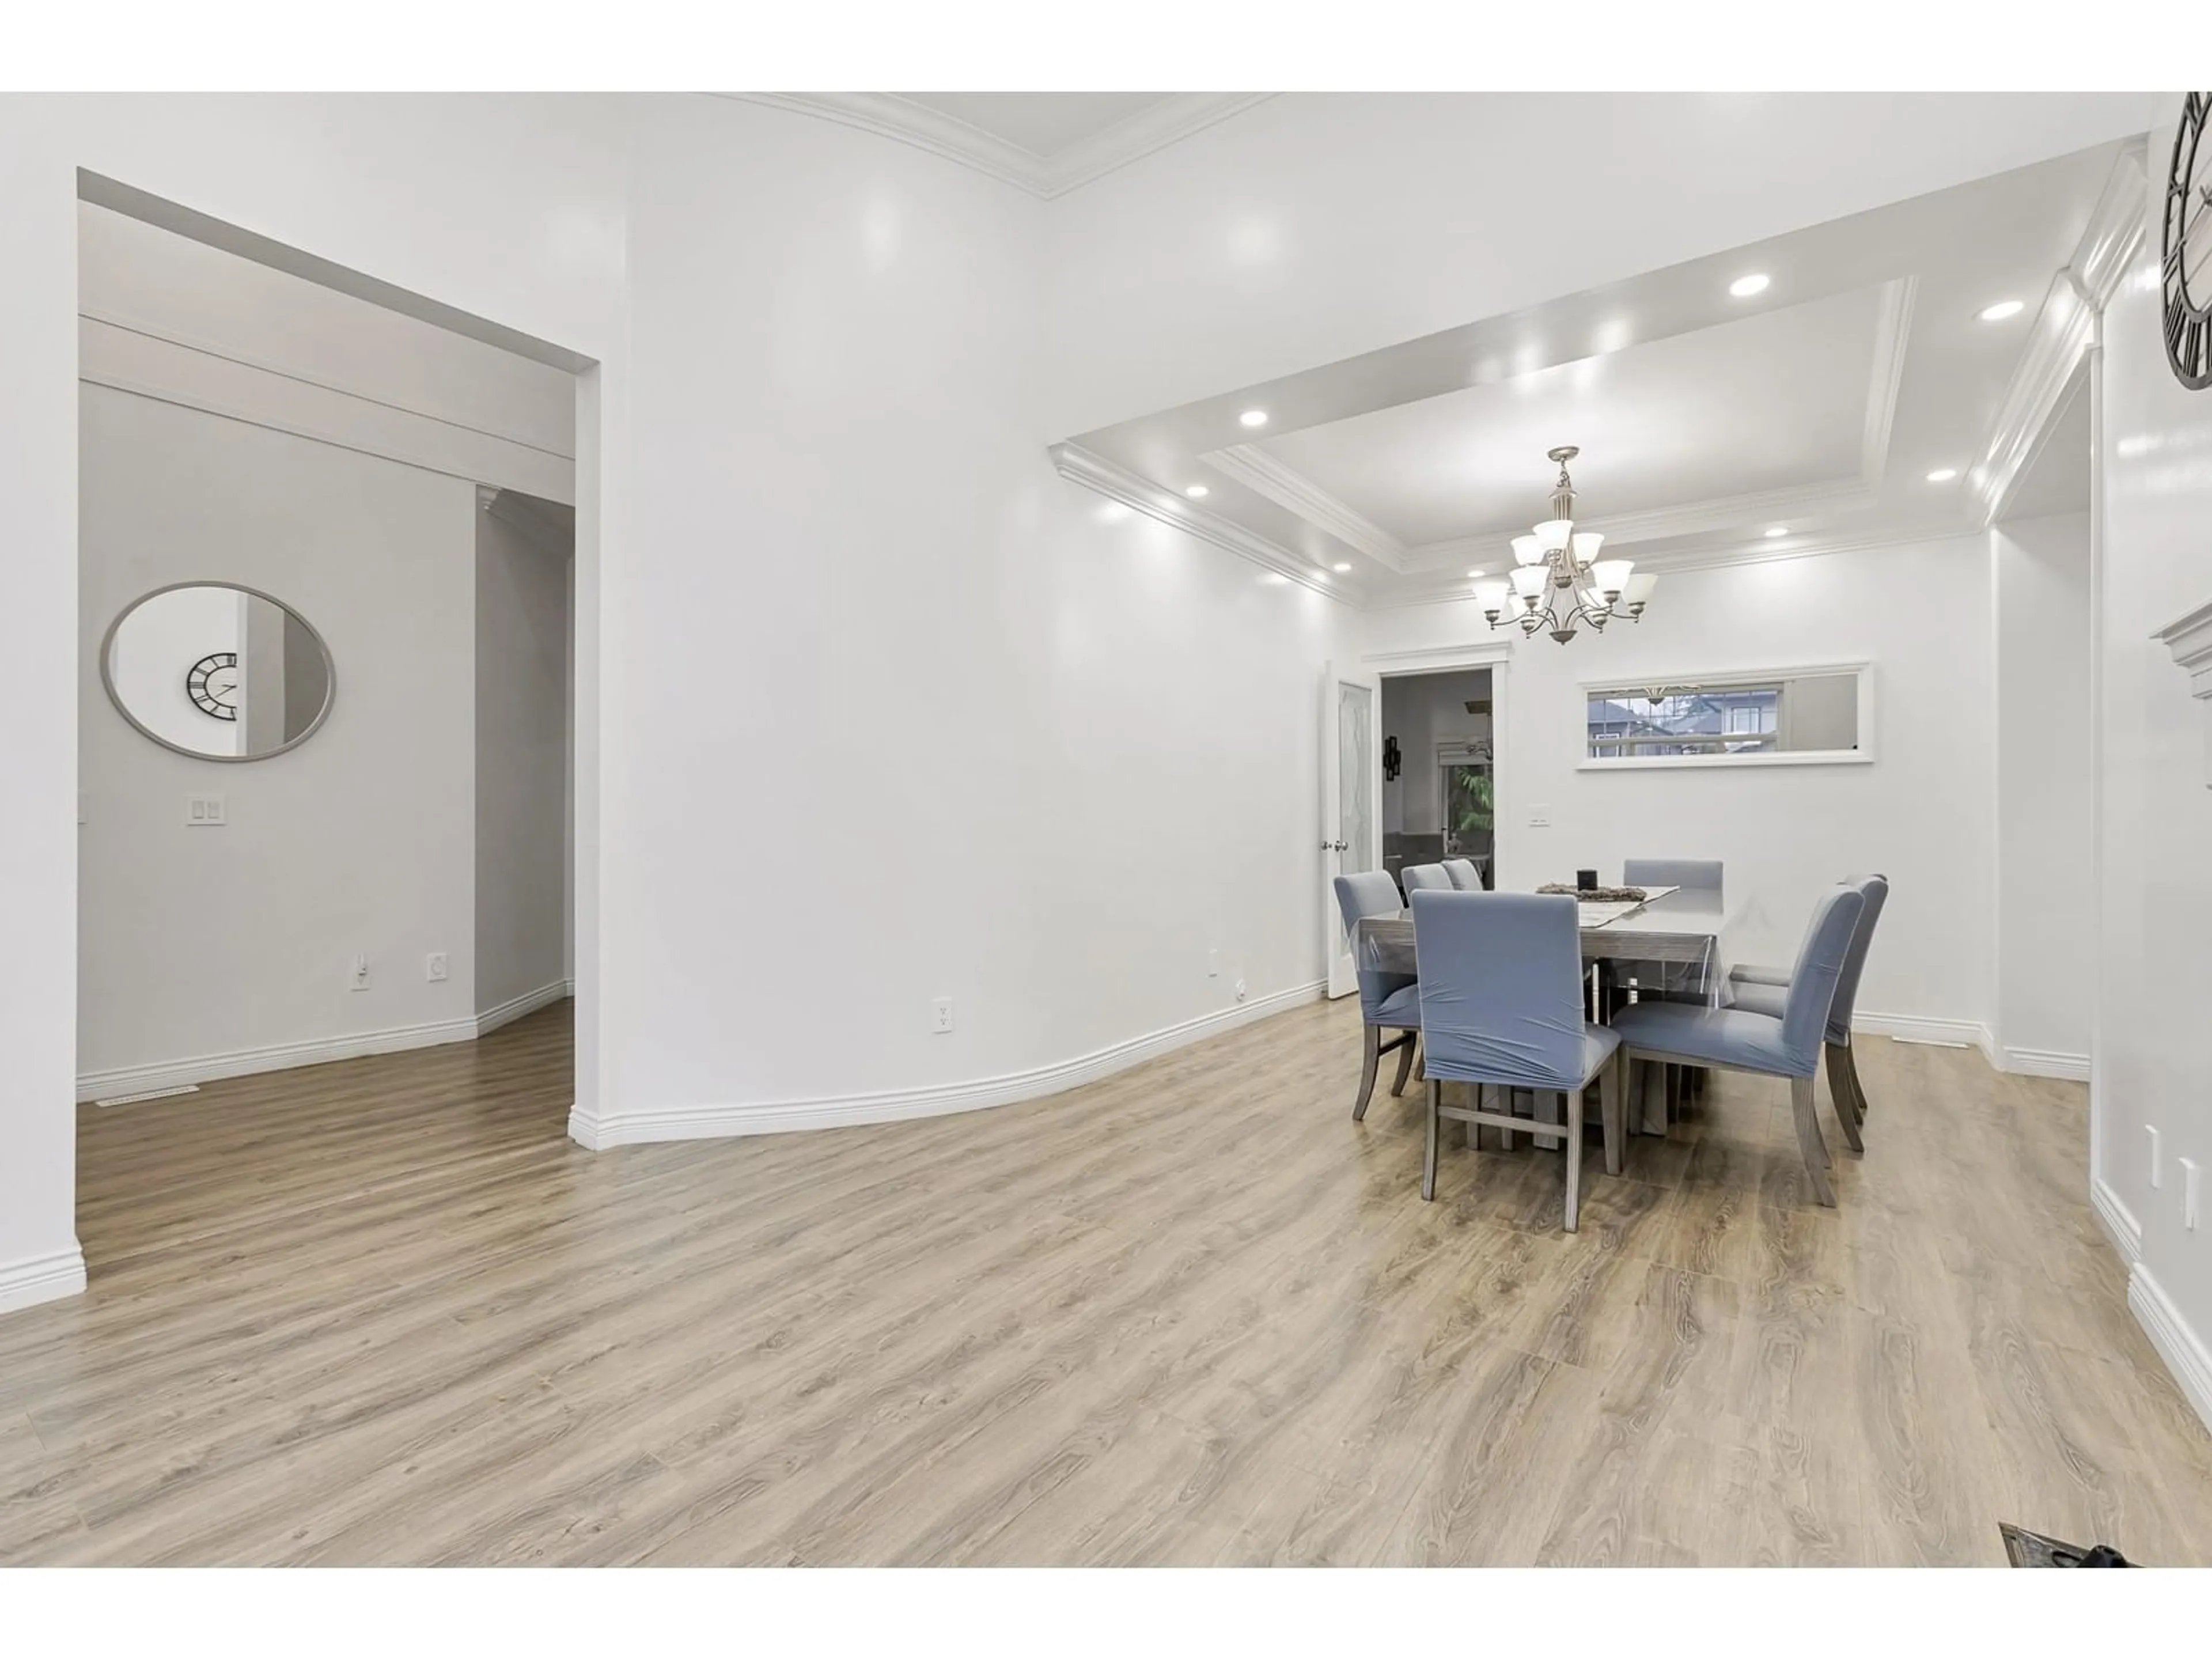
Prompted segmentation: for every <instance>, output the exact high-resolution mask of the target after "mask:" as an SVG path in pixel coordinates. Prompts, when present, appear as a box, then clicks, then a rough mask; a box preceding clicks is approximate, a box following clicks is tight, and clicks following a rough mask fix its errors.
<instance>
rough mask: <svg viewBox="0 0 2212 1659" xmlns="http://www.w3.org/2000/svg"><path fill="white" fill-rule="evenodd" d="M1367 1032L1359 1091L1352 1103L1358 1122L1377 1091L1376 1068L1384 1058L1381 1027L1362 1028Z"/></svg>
mask: <svg viewBox="0 0 2212 1659" xmlns="http://www.w3.org/2000/svg"><path fill="white" fill-rule="evenodd" d="M1361 1029H1362V1030H1364V1031H1365V1032H1366V1034H1367V1036H1366V1042H1365V1043H1364V1046H1363V1047H1362V1048H1361V1049H1360V1051H1359V1093H1358V1097H1357V1098H1355V1099H1354V1100H1353V1101H1352V1121H1353V1122H1354V1123H1357V1122H1358V1121H1360V1120H1361V1119H1363V1118H1364V1117H1365V1116H1366V1115H1367V1097H1368V1096H1370V1095H1371V1094H1373V1093H1374V1092H1375V1068H1376V1066H1377V1065H1379V1064H1380V1063H1381V1061H1382V1059H1383V1032H1382V1030H1381V1029H1380V1028H1379V1027H1376V1026H1373V1025H1368V1026H1363V1027H1362V1028H1361Z"/></svg>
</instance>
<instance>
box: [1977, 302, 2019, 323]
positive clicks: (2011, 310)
mask: <svg viewBox="0 0 2212 1659" xmlns="http://www.w3.org/2000/svg"><path fill="white" fill-rule="evenodd" d="M2025 310H2027V307H2026V306H2025V305H2023V304H2021V302H2020V301H2018V300H2000V301H1997V302H1996V304H1995V305H1993V306H1991V307H1990V308H1989V309H1988V310H1986V311H1984V312H1983V313H1982V320H1983V321H1984V322H1985V323H2001V322H2002V321H2004V319H2006V318H2008V317H2017V316H2019V315H2020V313H2021V312H2023V311H2025Z"/></svg>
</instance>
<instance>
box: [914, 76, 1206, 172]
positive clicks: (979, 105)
mask: <svg viewBox="0 0 2212 1659" xmlns="http://www.w3.org/2000/svg"><path fill="white" fill-rule="evenodd" d="M893 95H894V96H896V97H899V98H903V99H905V100H907V101H908V103H913V104H921V105H923V106H926V107H927V108H930V109H933V110H935V111H937V112H939V114H941V115H949V116H951V118H953V119H954V120H956V121H962V122H965V123H966V124H967V125H969V126H971V127H974V128H975V129H976V130H977V131H981V132H986V133H988V134H990V135H991V136H992V137H994V138H999V139H1001V140H1003V141H1005V142H1006V143H1010V144H1013V145H1016V146H1018V148H1020V149H1025V150H1027V151H1028V152H1029V153H1030V155H1034V156H1036V158H1037V160H1039V161H1051V160H1053V159H1054V158H1055V157H1056V156H1058V155H1060V154H1061V153H1062V152H1064V151H1066V150H1069V149H1073V148H1074V147H1075V146H1076V145H1077V144H1079V143H1083V142H1085V140H1086V139H1092V138H1096V137H1097V136H1098V135H1099V134H1100V133H1102V132H1103V131H1106V129H1107V128H1109V127H1111V126H1115V125H1118V124H1119V123H1121V122H1122V121H1125V120H1127V119H1128V118H1130V117H1131V116H1133V115H1136V114H1138V113H1139V112H1142V111H1144V110H1147V109H1150V108H1152V106H1154V105H1157V104H1159V103H1161V102H1164V100H1167V99H1168V98H1170V97H1172V96H1173V95H1174V94H1171V93H1165V92H902V93H896V94H893Z"/></svg>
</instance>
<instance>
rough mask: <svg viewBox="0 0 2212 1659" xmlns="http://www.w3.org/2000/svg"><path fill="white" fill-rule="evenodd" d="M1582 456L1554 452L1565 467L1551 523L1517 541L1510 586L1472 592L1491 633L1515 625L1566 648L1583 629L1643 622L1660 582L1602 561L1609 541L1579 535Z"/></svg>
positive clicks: (1565, 448)
mask: <svg viewBox="0 0 2212 1659" xmlns="http://www.w3.org/2000/svg"><path fill="white" fill-rule="evenodd" d="M1581 453H1582V451H1581V450H1579V449H1577V447H1575V446H1574V445H1572V444H1565V445H1562V446H1561V447H1559V448H1557V449H1554V450H1553V451H1552V452H1551V453H1550V459H1553V460H1554V461H1557V462H1558V463H1559V483H1557V484H1556V485H1554V486H1553V489H1552V516H1551V517H1550V518H1548V519H1547V520H1545V521H1544V522H1543V523H1541V524H1540V525H1538V526H1536V528H1535V531H1534V533H1533V534H1531V535H1527V536H1516V537H1515V538H1513V576H1512V580H1510V581H1483V582H1477V583H1476V584H1475V585H1474V597H1475V599H1476V601H1477V602H1478V603H1479V604H1480V605H1481V606H1482V614H1483V615H1484V616H1485V617H1488V618H1489V620H1490V625H1491V626H1492V628H1498V627H1501V626H1503V625H1504V624H1505V623H1514V624H1516V625H1517V626H1518V627H1519V628H1520V629H1521V631H1522V633H1523V634H1525V635H1529V636H1531V637H1533V636H1534V635H1536V634H1538V633H1540V632H1541V633H1546V634H1549V635H1551V636H1552V637H1553V639H1555V640H1557V641H1559V643H1560V644H1561V645H1565V643H1566V642H1567V641H1569V640H1571V639H1572V638H1574V636H1575V629H1577V627H1578V626H1580V625H1582V624H1583V623H1588V624H1589V627H1590V629H1591V630H1592V631H1593V632H1598V633H1602V632H1603V631H1604V629H1605V625H1606V624H1607V623H1609V622H1611V621H1613V619H1614V618H1615V617H1624V616H1625V617H1627V618H1628V620H1629V621H1631V622H1641V621H1642V620H1643V619H1644V604H1645V602H1646V601H1647V600H1649V599H1650V597H1651V590H1652V589H1653V588H1655V587H1656V586H1658V585H1659V579H1658V577H1656V576H1654V575H1651V574H1649V573H1646V574H1643V575H1638V574H1635V561H1634V560H1632V559H1601V558H1600V557H1598V556H1597V550H1598V548H1599V546H1600V545H1601V544H1602V543H1603V542H1604V540H1605V538H1604V536H1602V535H1601V534H1600V533H1599V532H1596V531H1595V530H1577V529H1576V528H1575V483H1574V480H1573V479H1571V478H1570V477H1567V463H1568V462H1569V461H1571V460H1572V459H1574V458H1575V457H1576V456H1577V455H1579V454H1581Z"/></svg>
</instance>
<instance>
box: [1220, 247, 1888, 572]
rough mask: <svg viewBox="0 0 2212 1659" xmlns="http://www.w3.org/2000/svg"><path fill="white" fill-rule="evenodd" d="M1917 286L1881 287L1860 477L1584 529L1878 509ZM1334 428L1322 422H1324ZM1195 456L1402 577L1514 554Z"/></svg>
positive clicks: (1671, 532)
mask: <svg viewBox="0 0 2212 1659" xmlns="http://www.w3.org/2000/svg"><path fill="white" fill-rule="evenodd" d="M1917 285H1918V279H1917V278H1916V277H1913V276H1899V277H1894V278H1893V279H1891V280H1890V281H1888V282H1887V283H1883V284H1881V295H1880V298H1879V300H1878V301H1877V302H1876V306H1877V309H1876V313H1875V337H1874V348H1873V352H1872V356H1871V360H1870V362H1869V375H1868V383H1867V400H1866V412H1865V418H1864V424H1863V429H1862V433H1861V437H1860V447H1859V475H1858V476H1857V477H1856V478H1832V479H1826V480H1823V481H1821V482H1820V483H1810V484H1792V485H1790V486H1788V487H1786V488H1784V489H1768V490H1756V491H1752V492H1749V493H1747V494H1745V495H1719V496H1712V497H1709V498H1708V499H1706V500H1705V501H1690V502H1686V503H1684V504H1683V505H1681V506H1679V507H1651V508H1648V509H1646V510H1644V511H1642V512H1638V513H1615V514H1614V515H1613V516H1612V517H1610V518H1606V519H1593V520H1589V521H1588V524H1587V526H1586V527H1587V528H1589V529H1591V530H1595V531H1598V532H1601V533H1602V534H1603V535H1604V536H1605V537H1606V538H1607V539H1608V540H1610V541H1612V542H1613V543H1615V544H1619V545H1621V546H1631V545H1634V544H1638V543H1642V542H1652V541H1662V540H1666V539H1668V538H1673V537H1676V536H1695V535H1704V534H1707V533H1709V532H1713V531H1717V530H1734V529H1737V528H1740V527H1741V526H1746V525H1749V524H1752V523H1753V522H1756V521H1758V520H1769V519H1783V518H1790V517H1796V516H1802V515H1804V514H1807V513H1834V512H1848V511H1851V510H1854V509H1857V508H1860V507H1873V506H1875V505H1876V504H1877V503H1878V502H1879V501H1880V499H1881V491H1880V486H1881V478H1882V474H1883V472H1884V471H1885V470H1886V468H1887V465H1888V460H1889V440H1890V433H1891V430H1892V428H1893V426H1894V424H1895V422H1896V418H1897V400H1898V392H1899V388H1900V387H1901V386H1903V384H1904V380H1905V353H1906V349H1907V346H1908V344H1909V343H1910V340H1911V332H1912V301H1913V296H1914V294H1915V292H1916V290H1917ZM1321 425H1322V426H1326V425H1328V422H1321ZM1199 459H1200V461H1202V462H1204V463H1205V464H1206V465H1208V466H1211V467H1212V468H1213V470H1214V471H1217V472H1219V473H1221V474H1222V475H1223V476H1224V477H1228V478H1232V479H1234V480H1235V481H1236V482H1237V483H1241V484H1243V485H1244V486H1245V488H1247V489H1250V490H1252V491H1254V492H1255V494H1258V495H1263V496H1265V497H1266V498H1267V500H1269V501H1273V502H1274V503H1275V505H1276V506H1278V507H1283V508H1285V509H1286V510H1287V511H1289V512H1291V513H1296V514H1297V516H1298V517H1299V518H1300V519H1303V520H1304V521H1305V522H1306V523H1307V524H1309V525H1311V526H1313V527H1314V528H1315V529H1316V530H1319V531H1322V532H1323V533H1325V534H1327V535H1330V536H1333V537H1334V538H1336V539H1337V540H1338V541H1340V542H1341V543H1343V544H1344V545H1345V546H1346V547H1347V548H1349V549H1350V550H1352V551H1353V552H1356V553H1361V554H1364V555H1365V556H1367V557H1368V558H1370V559H1372V560H1374V561H1375V562H1376V563H1377V564H1380V565H1382V566H1383V567H1385V568H1388V569H1389V570H1393V571H1395V572H1397V573H1398V574H1401V575H1404V574H1417V573H1419V572H1422V571H1425V570H1431V569H1439V568H1443V567H1445V566H1448V565H1453V564H1463V563H1465V562H1468V561H1469V560H1473V561H1474V562H1476V563H1478V564H1495V563H1497V562H1499V561H1501V560H1504V559H1507V558H1510V556H1512V550H1513V532H1488V533H1484V534H1480V535H1474V536H1455V537H1450V538H1446V539H1445V540H1443V541H1437V542H1423V543H1420V544H1416V545H1413V546H1408V545H1407V544H1406V543H1404V542H1402V541H1401V540H1400V539H1399V538H1397V537H1395V536H1394V535H1392V534H1391V533H1390V532H1389V531H1388V530H1386V529H1384V528H1383V526H1381V525H1379V524H1376V522H1375V521H1374V520H1372V519H1370V518H1369V517H1367V516H1366V514H1364V513H1361V512H1360V511H1359V510H1358V508H1357V507H1353V506H1352V505H1351V503H1349V502H1348V501H1344V500H1343V499H1342V498H1341V497H1340V496H1337V495H1331V494H1330V493H1329V492H1328V490H1326V489H1322V487H1321V486H1320V485H1319V484H1317V483H1315V482H1314V481H1313V480H1312V479H1310V478H1309V477H1306V476H1305V475H1304V473H1302V472H1300V471H1297V468H1295V467H1292V466H1291V465H1288V464H1286V463H1285V462H1284V461H1282V460H1280V459H1277V458H1276V457H1275V456H1274V455H1273V454H1271V453H1268V452H1267V450H1266V449H1265V448H1264V447H1261V445H1259V444H1234V445H1231V447H1228V448H1226V449H1216V450H1210V451H1208V452H1207V453H1204V454H1202V455H1200V457H1199Z"/></svg>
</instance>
